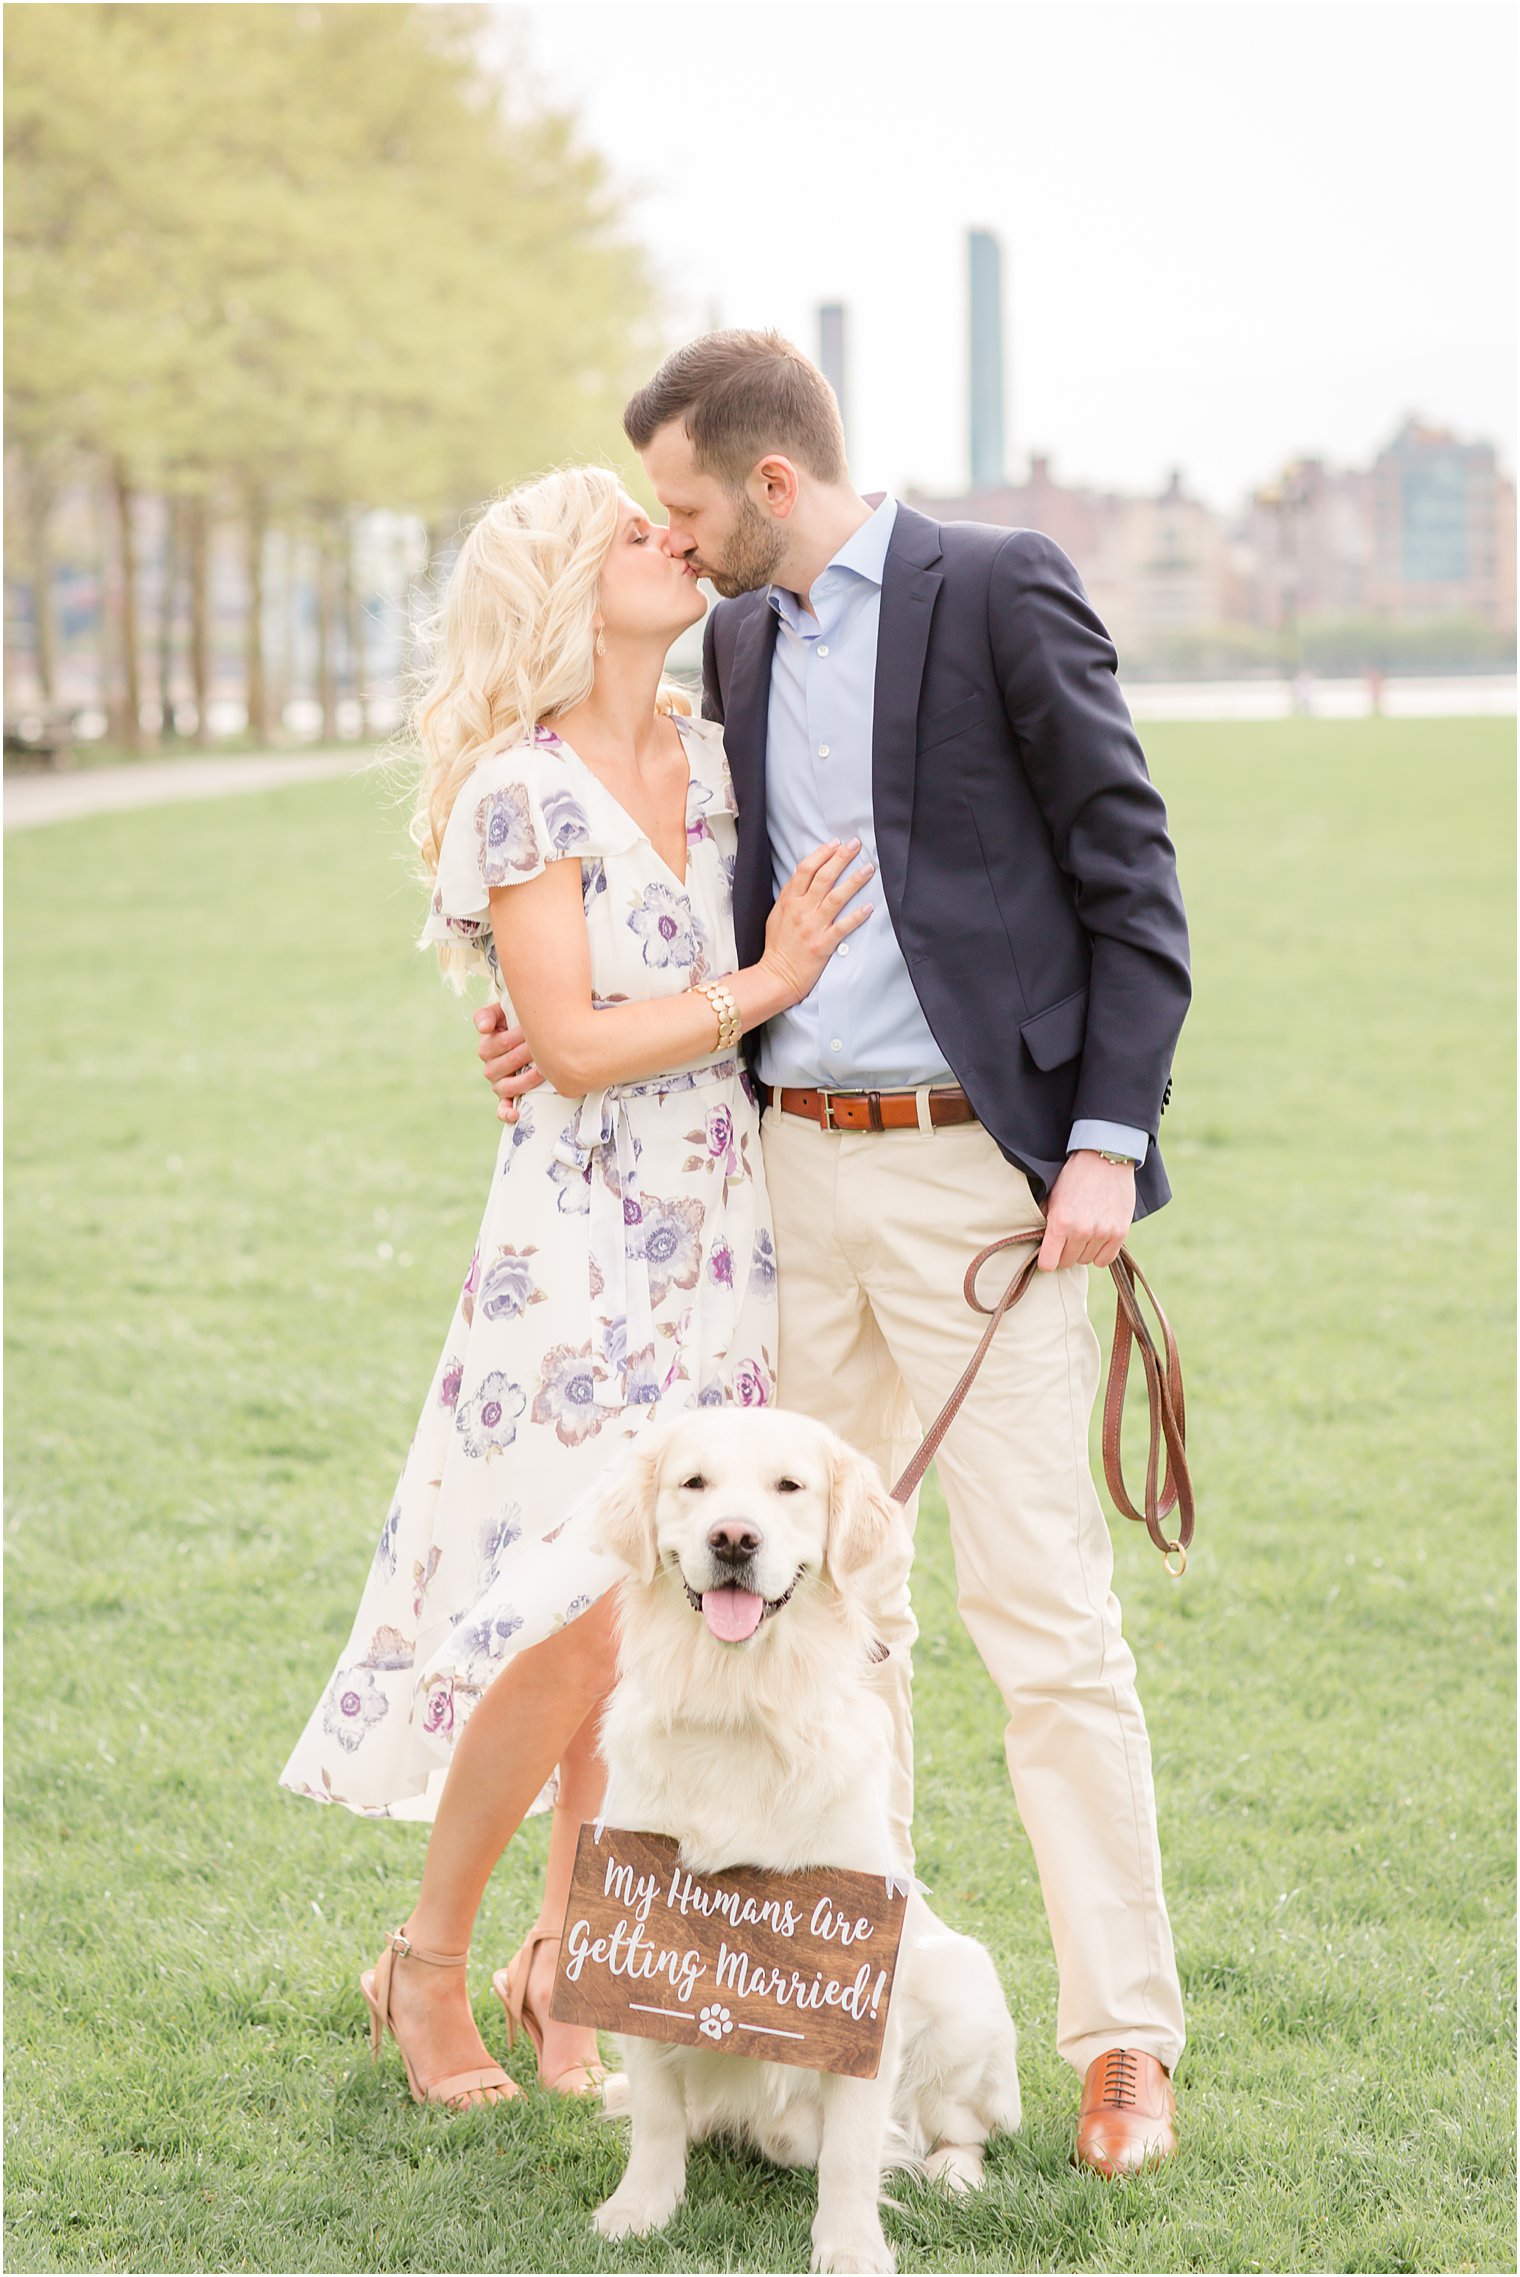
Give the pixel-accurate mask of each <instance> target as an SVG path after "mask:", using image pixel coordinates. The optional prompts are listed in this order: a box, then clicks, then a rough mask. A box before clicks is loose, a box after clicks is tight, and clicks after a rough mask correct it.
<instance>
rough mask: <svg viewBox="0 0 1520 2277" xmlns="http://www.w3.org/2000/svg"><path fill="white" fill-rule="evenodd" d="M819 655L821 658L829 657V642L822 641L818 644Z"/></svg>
mask: <svg viewBox="0 0 1520 2277" xmlns="http://www.w3.org/2000/svg"><path fill="white" fill-rule="evenodd" d="M818 653H819V655H820V656H827V655H828V653H829V644H828V642H827V641H826V640H821V641H820V642H819V643H818Z"/></svg>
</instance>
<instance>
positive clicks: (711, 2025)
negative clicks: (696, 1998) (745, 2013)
mask: <svg viewBox="0 0 1520 2277" xmlns="http://www.w3.org/2000/svg"><path fill="white" fill-rule="evenodd" d="M733 2028H734V2020H733V2018H732V2017H731V2016H730V2015H729V2013H728V2010H727V2009H726V2008H719V2007H718V2006H717V2005H716V2003H714V2005H713V2006H712V2007H711V2008H704V2009H703V2011H702V2013H701V2015H700V2016H699V2017H698V2019H697V2029H698V2031H699V2032H705V2033H706V2034H707V2037H708V2038H709V2040H721V2039H722V2037H723V2035H724V2033H725V2032H731V2031H732V2030H733Z"/></svg>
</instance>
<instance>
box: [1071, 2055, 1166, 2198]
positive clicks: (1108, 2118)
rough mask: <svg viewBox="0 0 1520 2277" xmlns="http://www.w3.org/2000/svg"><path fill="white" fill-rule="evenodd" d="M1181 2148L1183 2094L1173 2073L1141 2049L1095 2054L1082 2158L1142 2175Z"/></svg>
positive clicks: (1081, 2118)
mask: <svg viewBox="0 0 1520 2277" xmlns="http://www.w3.org/2000/svg"><path fill="white" fill-rule="evenodd" d="M1176 2148H1177V2098H1176V2095H1175V2094H1174V2093H1173V2090H1172V2079H1171V2074H1170V2072H1168V2070H1167V2068H1166V2066H1165V2064H1163V2063H1158V2062H1157V2060H1156V2058H1155V2057H1154V2056H1144V2055H1142V2054H1141V2053H1140V2051H1139V2049H1138V2048H1109V2049H1108V2050H1107V2051H1106V2053H1105V2054H1103V2055H1101V2056H1095V2057H1094V2059H1093V2061H1092V2062H1091V2063H1090V2064H1089V2065H1088V2067H1087V2077H1086V2078H1085V2079H1084V2080H1083V2082H1082V2106H1081V2109H1080V2111H1079V2112H1078V2114H1077V2163H1078V2164H1079V2165H1081V2166H1090V2167H1093V2168H1094V2169H1095V2170H1096V2171H1097V2172H1098V2173H1099V2174H1108V2175H1120V2174H1137V2173H1138V2172H1139V2171H1140V2169H1141V2167H1142V2166H1155V2165H1157V2164H1159V2162H1160V2161H1161V2160H1162V2159H1164V2158H1170V2157H1172V2155H1173V2153H1174V2152H1175V2151H1176Z"/></svg>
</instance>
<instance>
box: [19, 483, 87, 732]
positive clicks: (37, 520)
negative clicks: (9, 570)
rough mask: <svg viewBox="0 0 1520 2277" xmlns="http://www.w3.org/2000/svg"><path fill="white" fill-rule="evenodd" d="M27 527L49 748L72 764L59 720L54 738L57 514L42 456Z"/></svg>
mask: <svg viewBox="0 0 1520 2277" xmlns="http://www.w3.org/2000/svg"><path fill="white" fill-rule="evenodd" d="M21 490H22V493H23V515H24V520H25V527H26V553H27V571H28V575H29V577H30V581H31V588H32V670H33V671H34V673H35V674H36V677H37V694H38V696H39V698H40V699H41V703H42V709H43V712H44V714H45V715H46V718H47V722H48V729H47V733H48V749H49V750H50V752H51V754H52V761H53V764H54V766H65V767H66V766H71V765H72V764H73V758H74V754H73V752H72V750H71V749H70V748H69V744H68V740H67V735H66V732H65V731H64V730H63V727H62V723H61V722H59V723H58V740H57V741H56V742H55V741H54V740H53V734H54V708H55V705H56V701H57V693H58V668H57V653H58V643H57V633H56V628H55V622H54V617H53V554H52V548H51V545H50V543H49V539H50V535H51V524H52V515H53V483H52V478H51V477H50V476H49V475H48V473H47V472H46V470H45V469H44V467H43V466H42V464H41V461H40V460H38V459H31V460H29V461H28V462H27V464H26V467H25V471H24V474H23V476H22V481H21Z"/></svg>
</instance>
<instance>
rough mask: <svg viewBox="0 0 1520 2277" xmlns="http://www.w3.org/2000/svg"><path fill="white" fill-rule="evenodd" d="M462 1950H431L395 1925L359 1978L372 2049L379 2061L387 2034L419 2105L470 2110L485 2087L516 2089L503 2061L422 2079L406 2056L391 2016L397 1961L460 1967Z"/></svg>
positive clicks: (503, 2091) (506, 2092)
mask: <svg viewBox="0 0 1520 2277" xmlns="http://www.w3.org/2000/svg"><path fill="white" fill-rule="evenodd" d="M469 1957H470V1956H469V1952H468V1950H466V1951H464V1952H463V1953H431V1952H429V1951H428V1949H427V1948H426V1946H423V1945H414V1944H413V1942H412V1940H411V1938H410V1937H409V1936H408V1935H407V1933H406V1931H405V1930H404V1929H393V1930H391V1931H390V1933H389V1935H388V1936H387V1938H386V1940H385V1951H384V1952H383V1953H382V1954H381V1956H380V1958H379V1960H378V1961H377V1962H376V1963H375V1966H374V1967H373V1968H372V1969H366V1970H365V1972H364V1974H363V1976H362V1977H361V1978H360V1979H359V1989H360V1991H361V1992H362V1993H363V1995H364V1999H365V2004H366V2006H367V2007H368V2009H369V2044H370V2053H371V2055H372V2056H374V2057H375V2058H376V2060H377V2061H378V2059H379V2055H380V2049H381V2046H382V2044H383V2042H384V2039H385V2035H386V2033H387V2032H389V2034H390V2036H391V2038H392V2039H393V2040H394V2041H395V2043H396V2045H397V2047H398V2048H400V2050H401V2061H402V2063H403V2064H404V2065H405V2067H406V2083H407V2086H408V2087H409V2088H410V2089H411V2091H412V2100H413V2102H415V2103H444V2104H447V2105H449V2106H450V2108H452V2109H457V2110H467V2109H468V2108H469V2107H470V2104H471V2103H473V2102H475V2101H477V2100H481V2101H483V2100H485V2098H486V2090H488V2089H491V2088H496V2089H498V2090H499V2091H500V2096H501V2098H502V2099H503V2100H510V2098H511V2097H512V2096H514V2095H515V2094H516V2093H517V2089H516V2088H515V2086H514V2085H513V2083H512V2081H511V2080H510V2079H508V2077H507V2075H506V2073H505V2072H504V2071H503V2070H502V2068H501V2066H500V2064H483V2065H477V2067H476V2068H475V2069H474V2070H473V2071H456V2072H450V2073H449V2074H448V2076H447V2077H446V2078H443V2079H419V2077H418V2076H417V2072H416V2069H415V2068H414V2066H413V2063H412V2059H411V2057H410V2056H409V2055H408V2054H407V2052H406V2048H405V2046H404V2045H403V2042H402V2039H401V2035H400V2033H399V2032H398V2031H397V2030H396V2024H395V2019H394V2017H393V2016H392V2015H391V1983H392V1979H393V1978H394V1975H395V1970H396V1963H397V1962H398V1961H425V1962H426V1963H427V1965H428V1967H429V1968H434V1969H462V1968H463V1967H464V1965H465V1963H466V1962H467V1961H468V1959H469Z"/></svg>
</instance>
